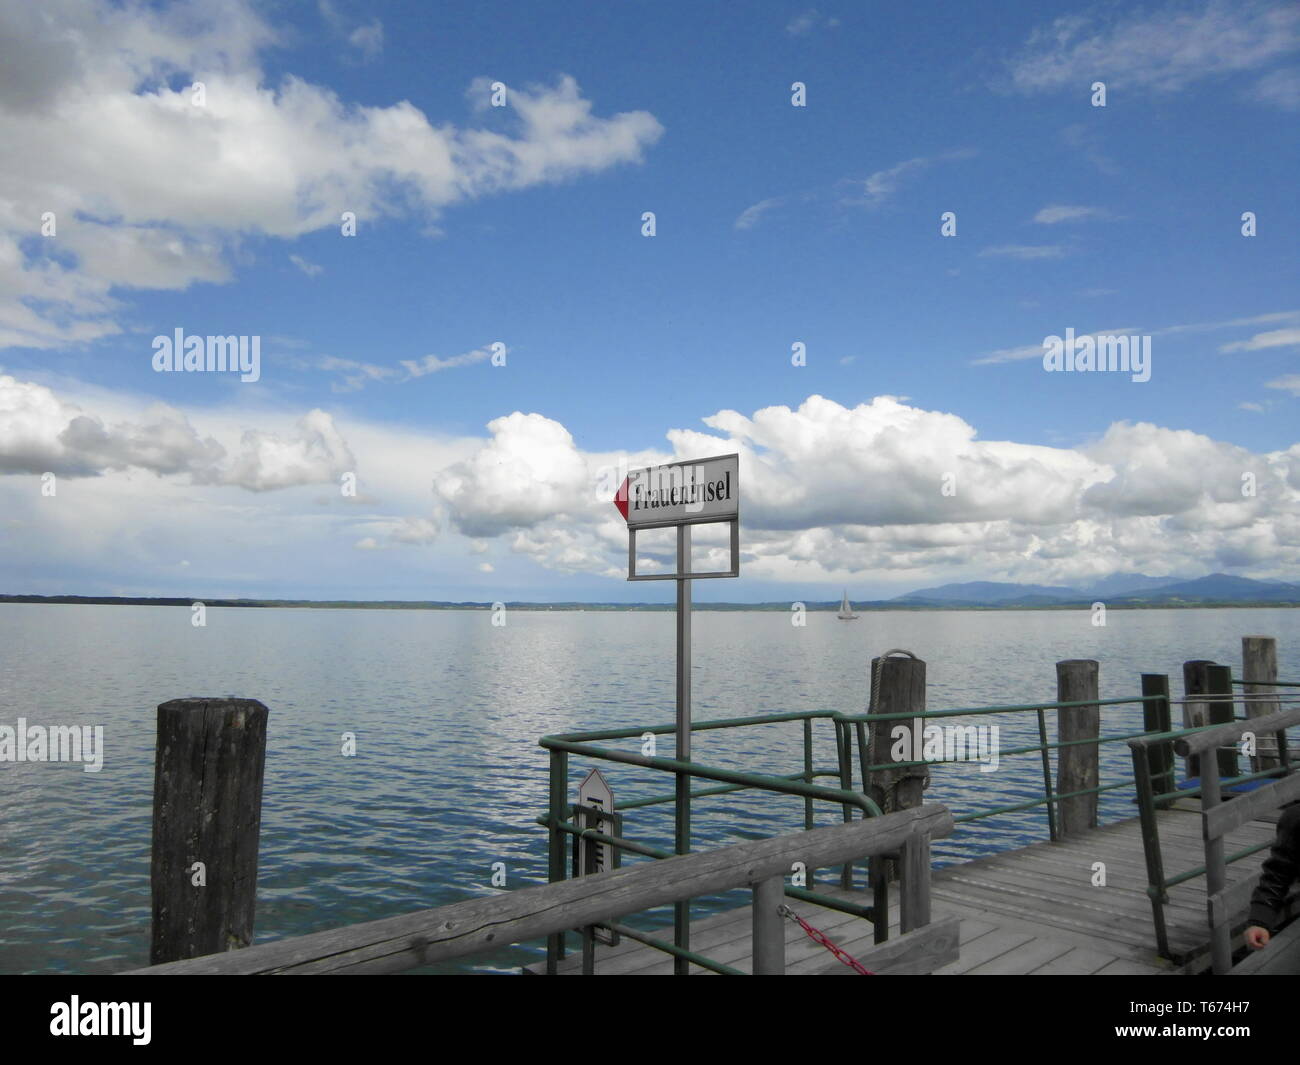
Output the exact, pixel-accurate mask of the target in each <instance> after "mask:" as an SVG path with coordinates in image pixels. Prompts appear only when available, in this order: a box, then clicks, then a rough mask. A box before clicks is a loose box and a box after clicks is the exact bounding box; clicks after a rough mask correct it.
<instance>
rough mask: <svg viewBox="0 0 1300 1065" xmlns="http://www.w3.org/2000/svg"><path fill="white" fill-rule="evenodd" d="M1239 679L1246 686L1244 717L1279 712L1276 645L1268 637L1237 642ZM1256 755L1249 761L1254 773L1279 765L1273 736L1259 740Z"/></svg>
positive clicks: (1248, 638) (1275, 737)
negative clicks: (1239, 650)
mask: <svg viewBox="0 0 1300 1065" xmlns="http://www.w3.org/2000/svg"><path fill="white" fill-rule="evenodd" d="M1241 679H1242V680H1244V681H1245V682H1246V689H1245V690H1246V695H1247V696H1249V698H1247V699H1246V716H1247V717H1268V715H1269V714H1276V713H1277V712H1278V711H1279V710H1280V709H1281V708H1282V706H1281V703H1279V702H1278V700H1277V688H1275V687H1273V685H1274V684H1276V683H1277V641H1276V640H1275V639H1273V637H1272V636H1243V637H1242V638H1241ZM1257 743H1258V747H1257V751H1258V753H1257V754H1256V756H1255V757H1254V758H1252V759H1251V763H1250V764H1251V766H1252V768H1253V769H1254V770H1255V772H1260V771H1262V770H1265V769H1276V768H1277V767H1278V766H1279V765H1281V761H1280V759H1279V758H1278V753H1277V734H1276V733H1274V734H1272V735H1269V736H1260V737H1259V739H1258V741H1257Z"/></svg>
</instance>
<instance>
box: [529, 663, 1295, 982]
mask: <svg viewBox="0 0 1300 1065" xmlns="http://www.w3.org/2000/svg"><path fill="white" fill-rule="evenodd" d="M1225 672H1226V670H1225ZM1239 683H1242V682H1238V681H1233V684H1239ZM1275 686H1276V687H1300V684H1295V683H1292V682H1286V681H1281V682H1277V683H1276V685H1275ZM1279 697H1280V698H1282V699H1290V698H1295V697H1294V696H1285V695H1282V696H1279ZM1189 698H1195V699H1196V700H1197V701H1203V702H1207V703H1208V702H1215V701H1216V700H1217V701H1231V700H1232V699H1233V696H1232V695H1231V693H1230V691H1229V693H1227V694H1225V693H1222V692H1216V693H1212V694H1210V693H1207V694H1206V695H1204V696H1200V695H1196V696H1189ZM1125 706H1141V707H1142V715H1143V727H1142V730H1141V731H1136V732H1135V731H1124V732H1116V733H1110V734H1104V735H1098V736H1096V737H1087V738H1083V739H1071V740H1061V741H1055V742H1053V741H1051V740H1049V738H1048V724H1047V714H1048V713H1049V712H1051V711H1061V710H1071V709H1078V708H1084V707H1098V708H1103V707H1112V708H1113V707H1125ZM1170 710H1171V699H1170V694H1169V679H1168V677H1167V676H1165V675H1163V674H1143V675H1142V694H1141V695H1140V696H1134V697H1129V698H1119V699H1096V700H1083V701H1077V702H1044V703H1027V704H1017V705H1007V706H984V707H963V708H959V709H955V710H937V711H927V712H923V713H919V714H918V713H907V712H899V713H887V714H885V713H863V714H843V713H839V712H837V711H831V710H810V711H791V712H786V713H777V714H765V715H759V716H751V717H741V718H731V719H724V720H716V721H700V722H695V723H694V724H692V726H691V731H692V733H695V732H708V731H713V730H719V729H735V728H747V727H752V726H759V725H774V724H782V723H794V722H798V723H799V724H800V726H801V728H802V733H803V759H802V769H800V770H799V771H798V772H794V773H788V774H771V773H753V772H741V771H737V770H731V769H724V768H720V767H718V766H710V765H705V764H702V763H699V762H695V761H683V760H678V759H675V758H662V757H657V756H649V755H642V754H638V753H634V752H630V751H623V750H618V749H616V748H613V747H607V746H603V744H605V743H607V742H610V741H615V740H628V739H639V738H641V737H643V736H645V735H646V734H647V733H650V734H653V735H656V736H658V735H672V734H675V733H676V726H675V725H657V726H650V727H638V728H622V729H606V730H601V731H590V732H574V733H567V734H564V735H556V736H546V737H543V738H542V739H541V740H540V741H539V742H540V744H541V746H542V747H543V748H545V749H546V750H547V751H549V753H550V791H549V800H550V801H549V805H548V811H547V814H546V816H545V817H539V818H538V819H537V821H538V824H540V825H543V826H545V827H546V828H547V829H548V832H549V839H550V860H549V877H550V880H551V881H557V880H563V879H564V878H565V875H566V868H567V861H566V852H567V843H568V840H569V839H573V840H574V841H575V846H576V842H577V840H578V839H586V840H589V841H591V842H593V843H601V844H605V845H606V846H608V847H610V848H611V849H612V852H616V851H627V852H629V853H632V854H639V855H642V856H644V857H649V858H655V859H660V858H670V857H672V856H673V852H672V851H667V850H663V849H661V848H657V847H653V846H649V845H647V844H645V843H641V842H638V841H636V840H631V839H628V838H626V837H625V836H624V835H623V834H622V831H621V830H619V831H618V832H617V834H614V833H610V832H603V831H599V830H597V829H596V828H593V827H591V825H590V821H591V817H592V815H593V813H595V814H596V816H597V817H598V819H599V821H600V822H601V824H602V827H603V823H604V822H605V821H609V820H613V818H611V817H608V816H606V815H604V814H600V813H599V812H595V811H591V810H587V809H586V808H582V807H578V806H577V805H576V804H573V803H571V802H570V801H569V798H568V787H569V759H570V757H571V756H572V757H581V758H591V759H596V760H601V761H608V762H614V763H620V764H624V765H630V766H638V767H642V768H646V769H652V770H658V771H662V772H665V773H670V774H672V775H673V777H674V778H676V779H677V780H679V781H681V780H683V779H684V780H685V784H684V786H683V787H682V789H681V793H684V795H685V798H686V812H687V816H688V817H689V809H690V805H689V804H690V802H691V801H692V800H694V799H701V798H709V797H714V796H720V795H727V794H732V793H735V792H741V791H747V790H757V791H762V792H767V793H772V794H780V795H789V796H794V797H800V798H802V799H803V800H804V804H803V805H804V817H803V820H804V828H805V829H811V828H813V827H814V811H815V806H816V804H817V803H832V804H835V805H838V806H839V807H840V810H841V816H842V817H843V819H844V820H845V821H846V822H848V821H850V820H852V819H853V817H854V813H855V811H856V813H857V815H858V816H859V817H864V818H865V817H876V816H880V815H881V813H882V807H883V806H887V805H888V803H887V802H885V800H884V797H883V795H882V793H881V792H880V791H879V790H878V789H877V788H875V786H874V781H876V779H877V776H878V774H884V773H886V772H895V773H896V771H897V770H900V769H907V768H919V767H921V766H926V767H929V766H932V765H935V764H936V762H935V761H934V760H932V759H923V760H915V761H889V762H880V763H873V762H872V761H871V758H870V750H871V747H870V743H869V739H868V730H869V729H870V728H871V727H872V726H873V725H887V724H888V723H890V722H917V723H924V724H925V725H927V726H928V725H931V724H934V723H936V722H939V721H944V720H945V719H948V720H955V721H958V722H961V721H967V720H971V719H978V718H986V717H990V716H995V715H1018V714H1025V715H1030V714H1032V715H1034V717H1035V719H1036V723H1037V732H1038V742H1037V743H1031V744H1027V745H1023V746H1018V747H1014V748H1010V749H1001V748H999V750H998V758H999V759H1002V758H1010V757H1014V756H1017V755H1033V754H1035V753H1037V754H1038V755H1039V758H1038V763H1039V767H1040V771H1041V781H1042V795H1041V797H1035V798H1032V799H1029V800H1027V801H1024V802H1016V803H1010V804H1002V805H997V806H992V807H988V808H984V809H978V810H974V811H971V812H968V813H964V814H961V815H958V816H956V817H955V818H954V820H955V821H956V822H958V823H965V822H974V821H978V820H981V819H985V818H991V817H997V816H1002V815H1006V814H1011V813H1018V812H1022V811H1025V810H1031V809H1035V808H1037V807H1043V808H1044V811H1045V815H1046V819H1047V829H1048V834H1049V837H1050V838H1051V839H1053V840H1056V839H1058V838H1059V807H1060V804H1061V803H1063V802H1064V801H1065V800H1068V799H1075V798H1082V797H1085V796H1095V797H1100V796H1101V795H1103V794H1107V793H1110V792H1114V791H1117V790H1121V789H1127V788H1130V787H1131V788H1134V789H1135V792H1136V800H1137V805H1138V809H1139V818H1140V821H1141V827H1142V838H1143V849H1144V853H1145V857H1146V861H1147V867H1148V879H1149V882H1150V887H1149V888H1148V895H1149V896H1150V898H1151V900H1152V906H1153V914H1154V918H1155V929H1156V938H1157V943H1158V947H1159V949H1160V952H1161V953H1162V954H1163V955H1165V956H1169V955H1168V935H1167V929H1166V927H1165V922H1164V914H1163V909H1162V907H1163V904H1164V903H1165V902H1167V894H1166V893H1167V890H1168V889H1169V888H1171V887H1174V886H1176V885H1178V884H1181V883H1184V882H1186V881H1188V880H1191V879H1194V878H1195V877H1197V876H1202V875H1204V873H1205V869H1204V867H1203V866H1202V867H1198V868H1197V869H1194V870H1190V871H1187V872H1184V873H1180V874H1178V875H1177V876H1173V877H1165V876H1164V872H1163V866H1162V861H1161V857H1160V843H1159V836H1158V833H1157V831H1156V820H1155V814H1156V811H1157V810H1159V809H1161V808H1164V807H1166V806H1168V805H1170V804H1171V803H1172V802H1174V801H1175V800H1177V799H1180V798H1196V797H1199V795H1200V789H1199V788H1198V787H1194V786H1191V785H1190V784H1187V785H1184V786H1182V787H1179V786H1178V783H1177V779H1176V773H1175V763H1174V755H1173V741H1174V740H1175V739H1177V738H1178V737H1179V736H1185V735H1188V734H1190V733H1192V732H1198V731H1201V729H1200V728H1195V729H1174V728H1173V727H1172V722H1171V715H1170ZM822 720H825V721H828V722H830V724H831V726H832V728H833V729H834V742H835V753H836V762H837V764H836V765H835V766H834V767H829V768H828V767H818V766H816V765H815V764H814V756H813V750H814V743H813V739H814V728H815V725H816V723H817V722H819V721H822ZM1218 724H1219V723H1218V722H1215V723H1212V724H1209V725H1206V726H1203V727H1204V728H1214V727H1218ZM959 727H960V726H959ZM967 727H969V726H967ZM855 740H856V744H857V748H858V754H857V761H858V765H859V773H860V775H861V781H862V784H861V788H860V789H858V788H855V785H854V780H853V761H854V755H853V746H854V742H855ZM1118 743H1127V744H1129V746H1130V747H1131V748H1132V755H1133V757H1132V766H1133V771H1132V775H1131V776H1129V775H1128V774H1125V775H1124V777H1123V779H1121V780H1118V781H1102V780H1101V758H1100V749H1101V748H1102V747H1103V746H1104V745H1106V744H1118ZM1281 743H1282V757H1283V759H1284V761H1285V760H1286V753H1285V738H1284V737H1283V739H1282V740H1281ZM1078 746H1093V747H1095V748H1097V751H1098V758H1097V763H1098V764H1097V774H1098V775H1097V780H1098V784H1097V786H1096V787H1090V788H1083V789H1078V790H1074V791H1069V792H1058V791H1057V790H1056V789H1055V787H1054V783H1053V779H1052V761H1053V759H1052V756H1051V752H1053V751H1058V752H1059V751H1062V750H1064V749H1066V748H1071V747H1078ZM964 760H970V759H969V758H968V759H964ZM939 764H941V763H939ZM1287 764H1288V765H1289V762H1288V763H1287ZM1278 773H1279V770H1277V769H1270V770H1265V771H1262V772H1257V773H1248V774H1244V775H1240V776H1234V777H1232V778H1230V779H1227V780H1224V782H1223V783H1224V786H1225V787H1235V786H1237V785H1240V784H1244V783H1248V782H1250V781H1252V780H1259V779H1265V778H1270V777H1275V776H1276V775H1277V774H1278ZM825 778H831V779H832V780H834V782H835V784H834V786H827V785H825V784H819V783H817V781H819V780H822V779H825ZM693 781H704V782H707V784H706V785H705V786H693V784H692V782H693ZM679 797H680V796H679V791H678V789H676V788H675V789H674V790H673V791H672V792H668V793H665V794H656V795H651V796H648V797H645V798H637V799H632V800H630V801H624V802H621V803H620V804H619V808H618V809H619V813H620V814H622V813H625V812H626V811H628V810H634V809H644V808H649V807H655V806H661V805H668V804H673V803H676V802H678V800H679ZM680 809H681V807H680V806H679V807H678V810H679V811H680ZM620 823H621V822H620ZM678 840H679V843H678V845H679V846H680V845H681V843H680V840H681V834H680V833H679V834H678ZM1266 846H1268V844H1267V843H1265V844H1261V845H1259V846H1255V847H1250V848H1247V849H1245V850H1242V851H1239V852H1237V853H1235V854H1233V855H1230V856H1229V857H1228V860H1229V861H1237V860H1240V859H1242V858H1246V857H1249V856H1250V855H1251V854H1255V853H1257V852H1258V851H1259V850H1261V849H1263V848H1264V847H1266ZM807 873H808V881H807V883H808V888H806V889H805V888H797V887H790V886H787V887H786V888H785V893H786V895H787V896H790V897H792V898H796V899H800V900H802V901H805V902H812V903H815V904H816V905H819V906H824V907H827V908H829V909H835V910H839V911H842V912H846V913H851V914H854V915H855V916H859V917H865V918H866V919H867V920H870V921H872V923H873V925H874V926H875V931H874V936H875V940H876V942H878V943H879V942H884V941H885V939H886V938H887V936H888V914H889V888H888V879H887V877H886V875H885V869H884V863H883V862H881V861H874V860H873V861H871V862H870V863H869V865H868V873H869V887H870V890H871V893H872V902H871V905H870V906H858V905H855V904H853V903H850V902H845V901H844V900H842V899H837V898H833V897H831V896H829V895H827V894H825V893H824V892H821V893H819V892H816V891H814V890H812V889H813V888H814V887H815V873H816V870H813V869H809V870H808V871H807ZM840 885H841V887H843V888H845V889H851V888H852V887H853V867H852V865H851V864H846V865H844V866H842V867H841V870H840ZM877 915H879V916H880V918H882V919H879V920H878V919H877ZM683 925H684V926H683ZM673 926H674V937H673V942H671V943H669V942H666V941H665V940H662V939H658V938H656V937H654V936H651V935H650V934H648V933H647V932H645V931H643V930H639V929H634V928H630V927H628V926H626V925H623V924H621V923H620V924H617V925H615V924H610V925H608V926H605V927H607V928H608V929H609V930H610V931H612V932H616V933H618V934H620V935H626V936H627V937H628V938H630V939H633V940H635V941H637V942H641V943H645V944H646V945H648V946H651V947H654V948H655V949H658V950H661V951H663V952H665V953H667V954H669V955H671V956H673V957H674V958H677V959H679V960H682V961H683V962H690V963H692V964H695V965H700V966H702V967H704V968H707V969H710V970H712V971H714V972H720V973H733V972H735V970H734V969H732V968H730V967H729V966H726V965H723V964H722V963H720V962H717V961H715V960H712V959H709V958H706V957H704V956H703V955H701V954H699V953H698V952H693V951H691V950H690V943H689V909H688V905H678V906H677V907H676V909H675V912H674V919H673ZM565 951H566V943H565V936H564V935H563V934H559V935H555V936H552V937H550V938H549V939H548V942H547V972H549V973H554V972H556V971H557V967H558V964H559V961H560V960H561V959H562V958H563V956H564V954H565ZM583 956H584V971H585V972H590V971H592V969H591V966H592V965H593V959H594V950H593V945H592V936H591V930H590V929H587V930H583Z"/></svg>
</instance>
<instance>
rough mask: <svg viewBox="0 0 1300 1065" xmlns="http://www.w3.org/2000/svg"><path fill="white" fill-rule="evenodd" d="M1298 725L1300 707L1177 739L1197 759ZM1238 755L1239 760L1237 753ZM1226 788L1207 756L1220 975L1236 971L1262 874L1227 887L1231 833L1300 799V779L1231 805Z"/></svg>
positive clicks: (1209, 889)
mask: <svg viewBox="0 0 1300 1065" xmlns="http://www.w3.org/2000/svg"><path fill="white" fill-rule="evenodd" d="M1292 725H1300V708H1297V709H1292V710H1283V711H1281V712H1280V713H1275V714H1270V715H1269V716H1267V717H1257V718H1253V719H1250V720H1247V721H1237V722H1235V723H1233V724H1230V725H1221V726H1220V727H1218V728H1212V729H1206V730H1205V731H1202V732H1194V733H1191V734H1190V735H1187V736H1183V737H1180V738H1179V739H1177V740H1175V741H1174V750H1175V751H1177V752H1178V753H1179V754H1180V755H1182V756H1183V757H1184V758H1192V757H1196V756H1197V755H1200V754H1202V753H1204V752H1206V751H1214V750H1219V749H1222V748H1225V747H1232V746H1234V745H1235V744H1236V743H1237V741H1238V740H1240V739H1241V738H1242V736H1244V735H1245V734H1246V733H1248V732H1250V733H1254V734H1255V736H1256V737H1258V736H1273V735H1277V734H1279V733H1281V732H1282V730H1283V729H1285V728H1287V727H1289V726H1292ZM1279 746H1280V745H1279ZM1280 749H1281V751H1282V757H1283V768H1284V769H1285V770H1287V771H1290V768H1291V767H1290V765H1289V761H1290V760H1289V758H1287V757H1286V753H1285V750H1286V749H1285V747H1280ZM1232 757H1233V758H1234V759H1235V758H1236V753H1235V752H1233V755H1232ZM1220 785H1221V779H1220V776H1219V766H1218V759H1216V758H1202V759H1201V826H1202V831H1203V835H1204V838H1205V891H1206V907H1207V910H1208V916H1209V922H1210V956H1211V959H1212V964H1213V967H1214V972H1215V973H1216V974H1223V973H1227V972H1229V971H1230V970H1231V969H1232V928H1233V924H1234V923H1235V922H1236V921H1237V920H1238V918H1239V917H1240V915H1241V911H1242V910H1243V909H1244V908H1245V907H1246V906H1247V904H1248V903H1249V902H1250V896H1251V893H1252V892H1253V891H1254V889H1255V886H1256V885H1257V884H1258V883H1259V874H1258V873H1256V874H1254V875H1253V876H1249V877H1247V878H1246V879H1244V880H1241V881H1239V882H1238V883H1236V884H1234V885H1233V886H1232V887H1228V886H1227V862H1226V860H1225V858H1224V853H1223V845H1224V838H1225V837H1226V836H1227V835H1228V833H1229V832H1232V831H1233V830H1235V829H1238V828H1240V827H1241V826H1242V825H1245V824H1247V823H1249V822H1250V821H1253V820H1255V819H1256V818H1258V817H1259V816H1260V815H1261V814H1265V813H1268V812H1270V811H1272V810H1276V809H1278V808H1279V807H1280V806H1282V805H1283V804H1285V803H1288V802H1293V801H1295V800H1297V799H1300V775H1298V774H1296V773H1294V772H1292V773H1290V775H1289V776H1284V777H1282V778H1281V779H1280V780H1274V781H1271V782H1269V783H1267V784H1263V785H1261V786H1260V787H1258V788H1256V789H1255V790H1254V791H1251V792H1247V793H1246V794H1243V795H1238V796H1236V797H1233V798H1232V801H1231V802H1226V803H1225V802H1224V801H1223V794H1222V788H1221V786H1220Z"/></svg>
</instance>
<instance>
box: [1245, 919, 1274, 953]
mask: <svg viewBox="0 0 1300 1065" xmlns="http://www.w3.org/2000/svg"><path fill="white" fill-rule="evenodd" d="M1270 938H1271V937H1270V936H1269V932H1268V929H1267V928H1261V927H1260V926H1259V925H1257V924H1253V925H1251V926H1250V927H1249V928H1247V929H1246V946H1248V947H1250V949H1251V950H1261V949H1263V948H1264V947H1267V946H1268V941H1269V939H1270Z"/></svg>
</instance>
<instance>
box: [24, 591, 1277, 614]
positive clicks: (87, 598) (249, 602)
mask: <svg viewBox="0 0 1300 1065" xmlns="http://www.w3.org/2000/svg"><path fill="white" fill-rule="evenodd" d="M1094 602H1103V603H1105V605H1106V608H1107V609H1108V610H1207V609H1246V608H1249V609H1256V608H1267V607H1281V608H1296V607H1300V602H1282V601H1277V602H1269V601H1261V600H1250V601H1245V600H1205V601H1203V602H1191V601H1189V602H1177V603H1170V602H1149V603H1148V602H1141V601H1136V602H1135V601H1132V600H1127V601H1119V600H1116V601H1114V602H1106V600H1104V599H1101V600H1086V601H1085V600H1079V601H1078V602H1076V603H1070V602H1056V603H1050V604H1048V603H1042V604H1027V603H898V602H893V601H891V600H883V601H879V602H856V603H854V606H853V608H854V610H857V611H860V612H866V613H876V612H885V611H889V612H893V611H899V610H902V611H940V610H1045V611H1051V610H1087V609H1090V608H1091V607H1092V605H1093V603H1094ZM3 603H24V604H37V605H40V604H45V605H56V606H58V605H62V606H176V607H187V608H188V607H191V606H193V605H194V604H195V603H202V604H203V605H204V606H207V607H242V608H248V609H263V610H274V609H278V610H491V609H493V607H494V606H495V605H496V604H495V603H487V602H471V601H465V602H450V601H440V600H426V601H418V600H401V599H389V600H355V601H354V600H344V599H339V600H317V599H204V598H202V597H200V596H195V597H192V598H179V597H173V596H165V597H162V596H112V595H0V604H3ZM792 603H793V601H783V602H774V603H773V602H768V603H700V602H696V603H694V604H692V606H693V607H694V609H695V610H715V611H723V612H725V611H733V612H755V611H773V612H775V611H780V612H783V613H789V612H790V610H791V606H792ZM503 605H504V606H505V608H506V609H507V610H533V611H555V610H568V611H605V612H611V611H624V612H636V611H642V612H644V611H656V612H669V611H672V610H674V609H675V604H673V603H528V602H506V603H504V604H503ZM839 608H840V604H839V602H838V601H831V600H828V601H826V602H824V603H811V602H805V603H804V609H805V610H806V611H808V612H809V613H819V614H820V613H827V612H835V611H838V610H839Z"/></svg>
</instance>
